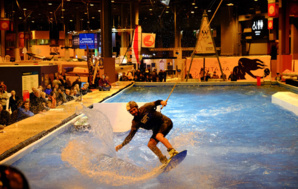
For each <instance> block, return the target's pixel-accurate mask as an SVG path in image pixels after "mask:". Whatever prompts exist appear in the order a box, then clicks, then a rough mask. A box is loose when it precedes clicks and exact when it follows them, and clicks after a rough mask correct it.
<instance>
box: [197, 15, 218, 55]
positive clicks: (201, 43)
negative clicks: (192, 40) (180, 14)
mask: <svg viewBox="0 0 298 189" xmlns="http://www.w3.org/2000/svg"><path fill="white" fill-rule="evenodd" d="M194 53H195V54H216V52H215V47H214V44H213V39H212V36H211V30H210V26H209V21H208V15H207V13H206V12H204V14H203V18H202V22H201V27H200V30H199V37H198V39H197V43H196V47H195V52H194Z"/></svg>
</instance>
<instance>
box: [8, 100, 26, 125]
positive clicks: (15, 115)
mask: <svg viewBox="0 0 298 189" xmlns="http://www.w3.org/2000/svg"><path fill="white" fill-rule="evenodd" d="M22 105H23V101H22V100H21V99H20V100H18V101H17V109H16V110H14V111H13V112H12V114H11V116H10V124H13V123H15V122H16V121H17V118H18V114H19V108H20V107H21V106H22Z"/></svg>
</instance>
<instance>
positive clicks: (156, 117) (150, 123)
mask: <svg viewBox="0 0 298 189" xmlns="http://www.w3.org/2000/svg"><path fill="white" fill-rule="evenodd" d="M160 102H161V100H157V101H155V102H150V103H146V104H144V105H143V106H142V107H140V108H139V113H138V115H137V116H135V117H134V119H133V120H132V126H131V130H130V133H129V134H128V136H127V137H126V138H125V140H124V141H123V143H122V146H124V145H126V144H127V143H129V142H130V141H131V139H132V138H133V137H134V135H135V134H136V132H137V131H138V129H139V128H143V129H146V130H152V131H153V135H152V136H151V138H152V139H154V140H155V141H156V142H159V141H158V140H157V139H156V138H155V136H156V134H157V133H162V134H163V135H164V136H166V135H167V134H168V133H169V132H170V130H171V129H172V127H173V122H172V120H171V119H170V118H168V117H167V116H165V115H163V114H162V113H160V112H157V111H156V106H158V105H161V104H160Z"/></svg>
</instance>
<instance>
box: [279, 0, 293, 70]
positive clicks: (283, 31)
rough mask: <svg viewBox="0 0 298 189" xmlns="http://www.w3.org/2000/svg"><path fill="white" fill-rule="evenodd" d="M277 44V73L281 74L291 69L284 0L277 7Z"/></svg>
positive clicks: (288, 28) (287, 17) (286, 5)
mask: <svg viewBox="0 0 298 189" xmlns="http://www.w3.org/2000/svg"><path fill="white" fill-rule="evenodd" d="M278 22H279V26H278V28H279V34H278V35H279V43H278V58H277V72H279V73H281V72H283V71H284V70H285V69H291V63H292V58H291V56H290V55H289V54H290V49H289V47H290V46H289V31H290V18H289V7H288V3H287V1H285V0H281V1H280V5H279V18H278Z"/></svg>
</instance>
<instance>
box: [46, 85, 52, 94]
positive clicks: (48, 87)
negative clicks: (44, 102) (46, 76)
mask: <svg viewBox="0 0 298 189" xmlns="http://www.w3.org/2000/svg"><path fill="white" fill-rule="evenodd" d="M44 92H45V93H46V94H47V96H49V95H50V93H51V92H52V85H51V84H48V86H47V88H46V90H45V91H44Z"/></svg>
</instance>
